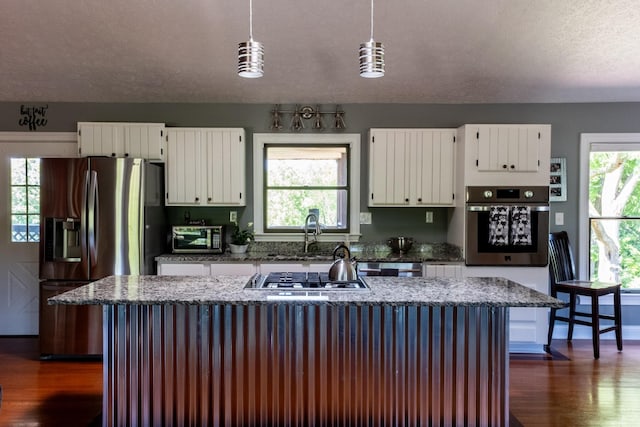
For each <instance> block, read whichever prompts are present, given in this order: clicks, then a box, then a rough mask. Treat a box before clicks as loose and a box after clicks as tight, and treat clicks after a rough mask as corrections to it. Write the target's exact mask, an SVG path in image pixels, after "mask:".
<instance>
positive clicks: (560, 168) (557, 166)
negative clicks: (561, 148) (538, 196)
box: [549, 157, 567, 202]
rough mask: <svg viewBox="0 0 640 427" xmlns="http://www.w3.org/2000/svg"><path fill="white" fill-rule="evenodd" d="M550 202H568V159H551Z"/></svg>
mask: <svg viewBox="0 0 640 427" xmlns="http://www.w3.org/2000/svg"><path fill="white" fill-rule="evenodd" d="M549 201H550V202H566V201H567V159H565V158H560V157H554V158H551V165H550V170H549Z"/></svg>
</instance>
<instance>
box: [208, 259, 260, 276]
mask: <svg viewBox="0 0 640 427" xmlns="http://www.w3.org/2000/svg"><path fill="white" fill-rule="evenodd" d="M257 271H258V268H257V267H256V264H255V263H252V262H251V263H248V262H242V263H240V262H238V263H235V262H234V263H221V264H218V263H213V264H211V275H212V276H218V275H220V276H253V275H254V274H256V272H257Z"/></svg>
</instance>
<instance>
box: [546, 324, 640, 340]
mask: <svg viewBox="0 0 640 427" xmlns="http://www.w3.org/2000/svg"><path fill="white" fill-rule="evenodd" d="M568 328H569V325H567V324H566V323H564V322H562V323H561V324H558V323H556V325H555V327H554V328H553V339H558V340H563V339H566V338H567V332H568ZM573 339H576V340H581V339H588V340H590V339H591V327H589V326H583V325H575V326H574V327H573ZM600 339H601V340H615V339H616V334H615V332H613V331H612V332H607V333H606V334H602V335H600ZM622 339H623V340H640V325H629V326H625V325H624V324H623V325H622Z"/></svg>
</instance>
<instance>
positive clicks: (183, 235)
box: [171, 225, 224, 254]
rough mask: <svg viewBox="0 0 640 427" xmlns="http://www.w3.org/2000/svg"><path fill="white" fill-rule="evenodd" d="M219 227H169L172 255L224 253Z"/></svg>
mask: <svg viewBox="0 0 640 427" xmlns="http://www.w3.org/2000/svg"><path fill="white" fill-rule="evenodd" d="M222 236H223V232H222V226H221V225H174V226H173V227H171V251H172V252H173V253H198V254H221V253H222V252H224V242H223V239H222Z"/></svg>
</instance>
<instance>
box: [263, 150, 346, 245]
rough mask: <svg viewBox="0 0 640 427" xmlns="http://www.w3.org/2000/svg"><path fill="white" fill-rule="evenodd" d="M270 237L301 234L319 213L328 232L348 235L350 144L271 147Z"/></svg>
mask: <svg viewBox="0 0 640 427" xmlns="http://www.w3.org/2000/svg"><path fill="white" fill-rule="evenodd" d="M263 150H264V151H263V159H264V168H263V200H264V204H263V218H264V232H265V233H300V230H301V229H302V228H303V225H304V222H305V218H306V216H307V215H308V214H309V213H315V214H316V215H317V216H318V217H319V218H318V220H319V222H320V226H321V228H322V230H323V232H326V233H346V232H348V231H349V218H350V209H349V206H350V197H351V191H350V186H349V183H350V173H351V170H350V166H349V165H350V156H351V150H350V146H349V144H308V143H307V144H305V143H301V144H277V143H274V144H265V145H264V149H263Z"/></svg>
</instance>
